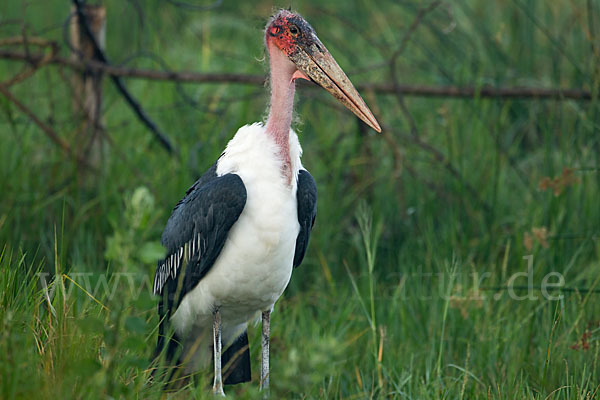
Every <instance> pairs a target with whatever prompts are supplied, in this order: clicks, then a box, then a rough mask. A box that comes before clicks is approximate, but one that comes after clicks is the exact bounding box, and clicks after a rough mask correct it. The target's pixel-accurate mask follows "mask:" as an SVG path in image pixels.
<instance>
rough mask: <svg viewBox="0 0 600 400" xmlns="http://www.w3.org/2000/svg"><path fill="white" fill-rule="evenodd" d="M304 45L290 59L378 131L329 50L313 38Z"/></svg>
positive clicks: (367, 108) (370, 115)
mask: <svg viewBox="0 0 600 400" xmlns="http://www.w3.org/2000/svg"><path fill="white" fill-rule="evenodd" d="M313 40H314V42H313V43H311V44H310V45H307V46H302V45H299V46H298V47H297V49H298V51H296V52H295V53H293V54H292V55H291V56H290V59H291V60H292V62H293V63H294V64H296V66H297V67H298V69H299V70H300V71H301V72H303V73H304V74H306V75H307V76H308V77H309V78H310V79H311V80H312V81H314V82H315V83H317V84H318V85H320V86H321V87H322V88H323V89H325V90H327V91H328V92H329V93H331V94H332V95H333V97H335V98H336V99H338V100H339V101H340V102H341V103H342V104H343V105H345V106H346V107H347V108H348V109H349V110H350V111H352V112H353V113H354V114H356V116H357V117H358V118H360V119H362V120H363V121H364V122H365V123H366V124H367V125H369V126H370V127H371V128H373V129H375V130H376V131H377V132H381V127H380V126H379V123H378V122H377V120H376V119H375V117H374V116H373V113H372V112H371V110H369V107H367V105H366V104H365V102H364V100H363V99H362V97H360V94H358V92H357V91H356V89H355V88H354V85H352V82H350V79H348V77H347V76H346V74H345V73H344V71H342V69H341V68H340V66H339V65H338V63H337V62H336V61H335V59H334V58H333V56H332V55H331V54H330V53H329V51H328V50H327V49H326V48H325V46H323V44H322V43H321V42H320V41H319V39H318V38H316V36H313Z"/></svg>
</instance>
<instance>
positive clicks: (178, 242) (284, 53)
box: [154, 10, 381, 395]
mask: <svg viewBox="0 0 600 400" xmlns="http://www.w3.org/2000/svg"><path fill="white" fill-rule="evenodd" d="M265 45H266V48H267V51H268V53H269V60H270V67H271V80H270V84H271V91H272V92H271V105H270V111H269V116H268V119H267V122H266V124H262V123H255V124H252V125H246V126H244V127H242V128H240V129H239V130H238V131H237V133H236V134H235V136H234V137H233V139H232V140H231V141H230V142H229V144H228V145H227V148H226V149H225V151H224V152H223V154H221V156H220V157H219V159H218V160H217V162H216V163H215V164H213V166H212V167H211V168H210V169H209V170H208V171H207V172H206V173H205V174H204V175H202V177H201V178H200V179H198V180H197V181H196V182H195V183H194V184H193V185H192V187H190V188H189V189H188V191H187V192H186V194H185V197H184V198H183V199H182V200H181V201H179V203H177V205H176V206H175V208H174V209H173V213H172V215H171V217H170V218H169V220H168V222H167V226H166V227H165V230H164V232H163V235H162V244H163V245H164V246H165V247H166V249H167V253H168V255H167V256H166V257H165V258H164V259H163V260H161V261H159V262H158V266H157V269H156V276H155V279H154V293H155V294H157V295H160V300H159V304H158V313H159V317H160V327H159V337H158V345H157V354H161V353H162V352H163V351H164V354H166V358H167V362H170V363H176V365H177V367H178V368H177V370H179V371H183V373H184V375H188V374H190V373H193V372H195V371H197V370H199V369H202V368H205V367H208V366H209V365H210V359H211V355H212V356H213V357H214V385H213V391H214V393H215V394H220V395H223V394H224V392H223V384H224V383H225V384H235V383H240V382H246V381H249V380H250V358H249V351H248V336H247V325H248V322H249V321H252V320H258V318H259V315H260V314H261V313H262V361H261V370H260V371H261V376H260V386H261V388H262V389H266V388H268V385H269V320H270V313H271V311H272V310H273V306H274V304H275V302H276V301H277V299H278V298H279V296H281V294H282V293H283V291H284V289H285V288H286V286H287V285H288V282H289V280H290V277H291V274H292V269H293V268H294V267H297V266H299V265H300V263H301V262H302V259H303V258H304V253H305V251H306V248H307V245H308V239H309V236H310V232H311V229H312V226H313V223H314V220H315V215H316V211H317V189H316V185H315V181H314V179H313V177H312V176H311V175H310V173H308V171H307V170H306V169H304V167H303V166H302V163H301V162H300V156H301V154H302V149H301V147H300V144H299V142H298V137H297V135H296V133H295V132H294V131H293V130H291V122H292V111H293V105H294V90H295V80H296V79H298V78H303V79H307V80H311V81H313V82H315V83H317V84H318V85H320V86H322V87H323V88H324V89H325V90H327V91H328V92H329V93H331V94H332V95H333V96H334V97H335V98H336V99H338V100H339V101H340V102H341V103H342V104H344V105H345V106H346V107H347V108H349V109H350V110H351V111H352V112H354V114H356V115H357V116H358V117H359V118H360V119H361V120H363V121H364V122H365V123H367V124H368V125H369V126H370V127H372V128H373V129H375V130H376V131H378V132H381V128H380V127H379V124H378V123H377V121H376V119H375V117H374V116H373V114H372V113H371V111H370V110H369V108H368V107H367V106H366V104H365V102H364V101H363V100H362V98H361V97H360V95H359V94H358V92H357V91H356V89H355V88H354V86H353V85H352V83H350V80H349V79H348V77H347V76H346V75H345V74H344V72H343V71H342V69H341V68H340V67H339V66H338V64H337V62H336V61H335V60H334V59H333V57H332V56H331V54H330V53H329V51H327V49H326V48H325V46H323V44H322V43H321V41H320V40H319V39H318V38H317V35H316V34H315V31H314V30H313V28H312V27H311V26H310V25H309V24H308V23H307V22H306V21H305V20H304V19H303V18H302V17H301V16H300V15H298V14H295V13H292V12H290V11H286V10H281V11H279V12H278V13H277V14H276V15H274V16H273V17H272V18H271V19H270V20H269V22H268V24H267V27H266V30H265ZM211 327H212V329H211ZM222 349H225V351H224V352H223V353H222ZM222 366H223V369H222ZM223 376H224V380H223ZM170 379H173V376H171V378H170Z"/></svg>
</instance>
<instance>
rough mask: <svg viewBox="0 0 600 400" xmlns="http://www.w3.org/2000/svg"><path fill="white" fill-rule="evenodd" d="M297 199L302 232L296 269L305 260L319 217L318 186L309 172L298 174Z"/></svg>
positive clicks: (295, 260)
mask: <svg viewBox="0 0 600 400" xmlns="http://www.w3.org/2000/svg"><path fill="white" fill-rule="evenodd" d="M296 198H297V200H298V222H299V223H300V232H299V233H298V238H297V239H296V252H295V253H294V267H297V266H299V265H300V263H301V262H302V260H303V259H304V253H306V248H307V247H308V239H309V238H310V231H311V230H312V227H313V225H314V224H315V217H316V216H317V184H316V183H315V180H314V179H313V177H312V175H311V174H310V173H309V172H308V171H307V170H304V169H302V170H300V172H299V173H298V190H297V192H296Z"/></svg>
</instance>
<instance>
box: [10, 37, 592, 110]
mask: <svg viewBox="0 0 600 400" xmlns="http://www.w3.org/2000/svg"><path fill="white" fill-rule="evenodd" d="M43 57H44V56H43V55H41V54H30V55H29V56H28V55H27V54H25V53H22V52H16V51H12V50H5V49H0V59H4V60H14V61H26V62H33V63H35V62H39V61H41V59H42V58H43ZM48 63H49V64H57V65H62V66H65V67H68V68H72V69H75V70H80V71H85V70H91V71H98V72H104V73H106V74H108V75H110V76H113V77H122V78H136V79H147V80H159V81H171V82H182V83H235V84H246V85H263V84H264V82H265V80H266V77H265V76H264V75H253V74H233V73H199V72H189V71H180V72H174V71H157V70H149V69H137V68H127V67H116V66H113V65H107V64H105V63H102V62H97V61H89V62H82V61H74V60H69V59H66V58H63V57H58V56H56V57H53V58H52V59H51V60H50V61H49V62H48ZM356 87H357V88H358V89H359V90H372V91H373V92H375V93H378V94H391V95H397V94H402V95H404V96H414V97H443V98H479V97H481V98H504V99H552V100H566V99H572V100H591V99H592V93H591V91H589V90H585V89H557V88H540V87H521V86H519V87H491V86H481V87H473V86H462V87H459V86H426V85H394V84H391V83H385V82H384V83H362V84H360V83H359V84H357V85H356Z"/></svg>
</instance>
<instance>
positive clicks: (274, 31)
mask: <svg viewBox="0 0 600 400" xmlns="http://www.w3.org/2000/svg"><path fill="white" fill-rule="evenodd" d="M280 33H281V27H279V26H274V27H272V28H271V35H273V36H277V35H279V34H280Z"/></svg>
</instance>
